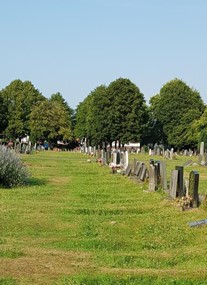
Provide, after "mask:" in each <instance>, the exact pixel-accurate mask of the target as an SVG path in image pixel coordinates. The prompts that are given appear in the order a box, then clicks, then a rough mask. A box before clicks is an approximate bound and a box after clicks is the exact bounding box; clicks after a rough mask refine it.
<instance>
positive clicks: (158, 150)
mask: <svg viewBox="0 0 207 285" xmlns="http://www.w3.org/2000/svg"><path fill="white" fill-rule="evenodd" d="M157 155H158V156H160V155H161V149H160V148H159V147H158V148H157Z"/></svg>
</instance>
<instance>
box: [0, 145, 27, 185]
mask: <svg viewBox="0 0 207 285" xmlns="http://www.w3.org/2000/svg"><path fill="white" fill-rule="evenodd" d="M28 180H29V172H28V170H27V168H26V166H25V165H24V164H23V163H22V161H21V160H20V158H19V157H18V156H16V154H15V153H14V151H13V150H11V149H8V148H7V147H5V146H1V145H0V184H1V185H2V186H4V187H6V188H10V187H14V186H19V185H24V184H27V183H28Z"/></svg>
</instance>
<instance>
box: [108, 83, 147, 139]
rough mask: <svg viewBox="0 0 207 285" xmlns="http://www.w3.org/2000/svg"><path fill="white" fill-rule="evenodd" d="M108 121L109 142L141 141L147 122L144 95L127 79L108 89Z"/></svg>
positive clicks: (113, 84) (112, 84)
mask: <svg viewBox="0 0 207 285" xmlns="http://www.w3.org/2000/svg"><path fill="white" fill-rule="evenodd" d="M107 92H108V98H109V101H110V109H109V112H108V121H109V128H110V136H111V140H114V141H119V142H121V143H122V144H124V143H128V142H129V141H131V142H137V141H139V142H140V141H141V140H142V138H143V136H144V130H145V129H146V125H147V121H148V112H147V106H146V104H145V99H144V95H143V94H142V93H141V92H140V90H139V88H138V87H137V86H136V85H135V84H134V83H132V82H131V81H130V80H129V79H125V78H119V79H117V80H115V81H113V82H112V83H111V84H110V85H109V87H108V90H107Z"/></svg>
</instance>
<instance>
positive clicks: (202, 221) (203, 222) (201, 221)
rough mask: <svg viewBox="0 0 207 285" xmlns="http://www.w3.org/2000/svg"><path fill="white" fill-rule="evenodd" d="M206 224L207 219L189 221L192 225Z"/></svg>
mask: <svg viewBox="0 0 207 285" xmlns="http://www.w3.org/2000/svg"><path fill="white" fill-rule="evenodd" d="M205 224H207V219H204V220H199V221H195V222H190V223H188V225H189V226H190V227H198V226H202V225H205Z"/></svg>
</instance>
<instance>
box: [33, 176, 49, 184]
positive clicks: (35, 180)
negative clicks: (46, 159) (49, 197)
mask: <svg viewBox="0 0 207 285" xmlns="http://www.w3.org/2000/svg"><path fill="white" fill-rule="evenodd" d="M47 184H48V180H47V179H45V178H42V179H40V178H34V177H31V178H30V179H29V186H45V185H47Z"/></svg>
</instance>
